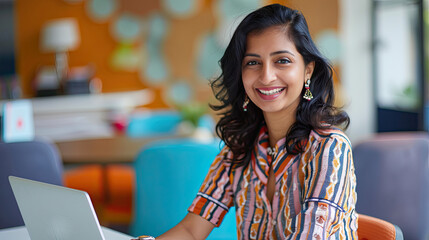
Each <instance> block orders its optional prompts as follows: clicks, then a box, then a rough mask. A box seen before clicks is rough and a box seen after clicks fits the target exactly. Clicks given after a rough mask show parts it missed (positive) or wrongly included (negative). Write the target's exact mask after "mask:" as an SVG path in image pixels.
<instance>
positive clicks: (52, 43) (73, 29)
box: [40, 18, 80, 52]
mask: <svg viewBox="0 0 429 240" xmlns="http://www.w3.org/2000/svg"><path fill="white" fill-rule="evenodd" d="M79 42H80V35H79V27H78V23H77V21H76V19H74V18H63V19H55V20H51V21H49V22H47V23H46V24H45V26H44V27H43V29H42V34H41V42H40V44H41V46H40V48H41V50H42V51H44V52H65V51H68V50H74V49H76V48H77V47H78V45H79Z"/></svg>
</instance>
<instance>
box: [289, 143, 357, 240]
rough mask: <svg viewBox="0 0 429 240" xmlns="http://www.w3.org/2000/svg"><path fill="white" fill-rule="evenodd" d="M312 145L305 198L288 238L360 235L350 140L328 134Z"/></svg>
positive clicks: (327, 237)
mask: <svg viewBox="0 0 429 240" xmlns="http://www.w3.org/2000/svg"><path fill="white" fill-rule="evenodd" d="M313 149H314V151H313V154H312V156H313V159H311V160H310V162H309V164H308V166H307V173H306V177H305V186H304V189H303V191H304V198H305V199H304V201H303V205H302V209H301V212H300V213H299V214H298V215H297V216H296V218H295V219H294V224H293V225H294V230H295V231H294V232H293V234H292V235H291V236H288V239H289V240H292V239H293V240H295V239H308V238H312V239H338V238H340V236H346V237H345V238H347V239H357V238H356V228H357V226H356V215H355V203H356V192H355V187H356V178H355V174H354V167H353V157H352V150H351V146H350V143H349V141H348V139H346V138H345V137H341V136H338V135H337V136H331V137H330V138H325V139H324V140H322V141H321V142H319V144H317V145H315V146H314V148H313Z"/></svg>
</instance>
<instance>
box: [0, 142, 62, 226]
mask: <svg viewBox="0 0 429 240" xmlns="http://www.w3.org/2000/svg"><path fill="white" fill-rule="evenodd" d="M11 175H12V176H17V177H23V178H28V179H32V180H36V181H41V182H46V183H51V184H56V185H63V180H62V177H63V165H62V162H61V157H60V155H59V152H58V150H57V148H56V146H55V145H54V144H52V143H49V142H45V141H42V140H34V141H30V142H15V143H4V142H0V229H1V228H9V227H16V226H22V225H24V222H23V220H22V217H21V213H20V211H19V209H18V205H17V203H16V200H15V197H14V195H13V192H12V189H11V187H10V184H9V180H8V177H9V176H11ZM28 197H29V198H31V197H32V196H28Z"/></svg>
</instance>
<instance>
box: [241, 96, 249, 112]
mask: <svg viewBox="0 0 429 240" xmlns="http://www.w3.org/2000/svg"><path fill="white" fill-rule="evenodd" d="M249 101H250V100H249V97H248V96H247V95H246V97H245V98H244V102H243V111H245V112H247V105H248V104H249Z"/></svg>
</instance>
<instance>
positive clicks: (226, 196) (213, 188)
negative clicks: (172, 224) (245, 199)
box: [188, 146, 233, 227]
mask: <svg viewBox="0 0 429 240" xmlns="http://www.w3.org/2000/svg"><path fill="white" fill-rule="evenodd" d="M229 154H231V153H230V151H229V148H228V147H227V146H225V147H224V148H223V149H222V151H221V152H220V153H219V155H217V156H216V158H215V160H214V161H213V163H212V165H211V166H210V169H209V172H208V174H207V176H206V178H205V179H204V182H203V184H202V185H201V187H200V190H199V192H198V193H197V196H196V198H195V199H194V201H193V202H192V205H191V206H190V207H189V208H188V211H189V212H191V213H194V214H197V215H200V216H201V217H203V218H204V219H206V220H207V221H209V222H211V223H213V224H214V225H215V226H217V227H218V226H219V225H220V224H221V223H222V220H223V218H224V217H225V215H226V213H227V212H228V210H229V208H230V207H231V206H232V205H233V194H232V186H231V182H232V181H231V180H230V173H231V164H230V163H228V162H226V161H225V159H226V157H228V155H229Z"/></svg>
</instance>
